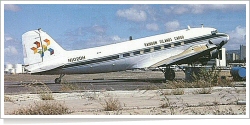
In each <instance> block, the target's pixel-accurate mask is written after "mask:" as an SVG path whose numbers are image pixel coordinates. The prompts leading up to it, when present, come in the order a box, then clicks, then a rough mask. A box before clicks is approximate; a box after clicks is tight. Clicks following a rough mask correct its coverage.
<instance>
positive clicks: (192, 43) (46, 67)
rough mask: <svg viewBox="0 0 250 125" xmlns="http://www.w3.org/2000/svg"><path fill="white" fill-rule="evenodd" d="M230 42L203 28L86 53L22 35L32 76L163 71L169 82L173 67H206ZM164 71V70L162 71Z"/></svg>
mask: <svg viewBox="0 0 250 125" xmlns="http://www.w3.org/2000/svg"><path fill="white" fill-rule="evenodd" d="M228 40H229V36H228V35H227V34H225V33H218V32H217V30H216V29H214V28H209V27H203V25H202V26H201V27H199V28H190V27H189V26H188V27H187V29H183V30H179V31H174V32H170V33H165V34H160V35H155V36H150V37H145V38H140V39H135V40H132V39H130V40H129V41H125V42H120V43H115V44H110V45H105V46H100V47H94V48H88V49H83V50H73V51H66V50H64V49H63V48H62V47H61V46H60V45H58V44H57V43H56V42H55V41H54V40H53V39H52V38H51V37H50V36H49V35H48V34H47V33H46V32H44V31H42V30H41V29H38V30H32V31H28V32H26V33H24V34H23V35H22V44H23V51H24V65H25V70H26V71H27V72H29V73H31V74H40V75H42V74H48V75H54V74H58V75H60V77H58V78H56V79H55V83H60V82H61V79H62V77H63V76H64V75H65V74H90V73H104V72H114V71H124V70H131V69H138V68H160V69H161V71H162V72H163V73H164V76H165V79H166V80H173V79H174V78H175V72H174V70H173V69H171V68H170V66H171V65H179V64H191V63H192V62H200V63H202V64H206V62H207V61H209V60H210V59H213V58H218V53H219V50H220V49H221V47H222V46H223V45H225V44H226V43H227V42H228ZM162 67H164V68H162Z"/></svg>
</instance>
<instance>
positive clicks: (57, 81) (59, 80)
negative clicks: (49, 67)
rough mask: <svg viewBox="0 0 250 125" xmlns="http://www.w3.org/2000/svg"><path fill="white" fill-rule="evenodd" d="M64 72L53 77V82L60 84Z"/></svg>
mask: <svg viewBox="0 0 250 125" xmlns="http://www.w3.org/2000/svg"><path fill="white" fill-rule="evenodd" d="M64 75H65V74H60V76H59V77H58V78H56V79H55V83H56V84H60V83H61V81H62V77H63V76H64Z"/></svg>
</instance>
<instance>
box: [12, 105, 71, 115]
mask: <svg viewBox="0 0 250 125" xmlns="http://www.w3.org/2000/svg"><path fill="white" fill-rule="evenodd" d="M68 113H69V109H68V108H67V107H65V106H63V105H62V104H59V103H49V102H45V103H44V102H43V103H42V102H41V103H35V105H30V106H29V107H27V108H20V109H18V110H16V111H14V112H13V113H12V114H13V115H62V114H68Z"/></svg>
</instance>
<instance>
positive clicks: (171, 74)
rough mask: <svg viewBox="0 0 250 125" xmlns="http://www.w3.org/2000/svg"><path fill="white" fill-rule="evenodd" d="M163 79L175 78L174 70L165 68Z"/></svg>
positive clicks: (171, 79)
mask: <svg viewBox="0 0 250 125" xmlns="http://www.w3.org/2000/svg"><path fill="white" fill-rule="evenodd" d="M164 76H165V80H170V81H173V80H174V78H175V72H174V70H173V69H167V70H166V72H165V73H164Z"/></svg>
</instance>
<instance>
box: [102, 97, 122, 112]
mask: <svg viewBox="0 0 250 125" xmlns="http://www.w3.org/2000/svg"><path fill="white" fill-rule="evenodd" d="M102 106H103V107H104V110H105V111H116V110H119V109H121V103H120V101H119V100H118V99H117V98H113V97H109V98H108V99H104V104H102Z"/></svg>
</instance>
